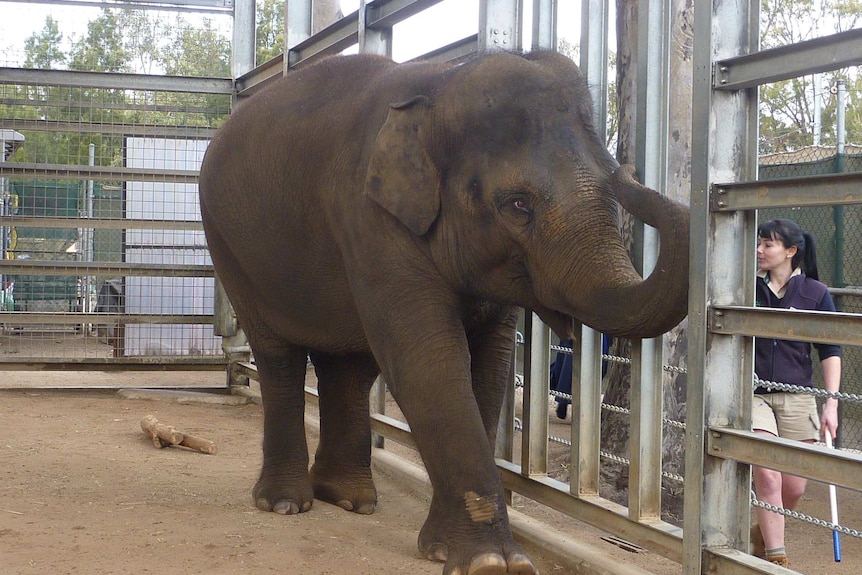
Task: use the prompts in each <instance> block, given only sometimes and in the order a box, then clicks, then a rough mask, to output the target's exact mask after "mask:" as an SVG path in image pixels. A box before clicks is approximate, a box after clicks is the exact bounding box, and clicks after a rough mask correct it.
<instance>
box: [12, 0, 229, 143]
mask: <svg viewBox="0 0 862 575" xmlns="http://www.w3.org/2000/svg"><path fill="white" fill-rule="evenodd" d="M5 1H7V2H8V1H9V0H5ZM0 104H6V105H7V106H16V107H40V108H68V107H69V102H68V100H58V99H47V100H46V99H43V98H38V97H36V98H0ZM75 109H76V110H101V111H104V110H119V111H121V112H133V111H134V112H178V113H181V114H200V115H207V116H211V115H213V114H217V115H222V116H227V115H228V114H230V104H229V103H228V104H226V105H225V108H224V109H221V110H220V109H218V108H216V109H213V108H212V106H200V105H199V106H195V105H192V106H187V105H182V106H181V105H178V104H155V103H153V104H136V103H132V102H125V101H124V102H75ZM18 121H20V120H14V119H11V118H4V119H2V120H0V122H2V124H0V125H2V127H4V128H15V126H16V125H17V123H16V122H18ZM186 127H187V128H189V129H192V130H194V129H195V128H197V126H186ZM203 128H204V129H209V126H203Z"/></svg>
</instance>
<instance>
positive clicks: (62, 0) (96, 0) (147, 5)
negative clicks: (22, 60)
mask: <svg viewBox="0 0 862 575" xmlns="http://www.w3.org/2000/svg"><path fill="white" fill-rule="evenodd" d="M3 1H4V2H23V3H27V4H56V5H59V6H63V5H65V6H76V7H77V6H89V7H93V8H99V9H105V8H119V9H125V10H128V9H132V8H134V9H136V10H170V11H172V12H191V13H200V14H224V15H231V14H233V4H234V2H233V0H3Z"/></svg>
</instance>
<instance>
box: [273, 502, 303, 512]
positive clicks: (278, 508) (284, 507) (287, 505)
mask: <svg viewBox="0 0 862 575" xmlns="http://www.w3.org/2000/svg"><path fill="white" fill-rule="evenodd" d="M272 510H273V511H275V512H276V513H278V514H280V515H296V514H297V513H299V505H297V504H296V503H294V502H293V501H279V502H278V503H276V504H275V505H274V506H273V508H272Z"/></svg>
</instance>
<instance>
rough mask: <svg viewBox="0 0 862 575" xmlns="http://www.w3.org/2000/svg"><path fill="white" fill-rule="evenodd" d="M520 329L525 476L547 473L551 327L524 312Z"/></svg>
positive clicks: (528, 312) (522, 441)
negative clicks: (522, 334) (522, 335)
mask: <svg viewBox="0 0 862 575" xmlns="http://www.w3.org/2000/svg"><path fill="white" fill-rule="evenodd" d="M524 332H525V333H526V334H527V335H528V338H527V342H526V343H527V346H526V347H525V349H524V376H525V377H524V410H523V422H524V431H523V433H522V439H521V461H523V462H526V464H525V465H523V466H522V471H523V472H524V473H527V474H529V475H534V474H541V475H544V474H547V473H548V384H549V371H550V369H549V367H550V365H551V357H550V349H551V347H550V343H551V341H550V339H551V330H550V329H549V328H548V326H546V325H545V324H544V323H542V320H541V319H539V316H538V315H536V314H535V313H534V312H532V311H529V310H528V311H527V312H526V313H525V317H524Z"/></svg>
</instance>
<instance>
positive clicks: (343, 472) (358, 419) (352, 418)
mask: <svg viewBox="0 0 862 575" xmlns="http://www.w3.org/2000/svg"><path fill="white" fill-rule="evenodd" d="M311 362H312V363H313V364H314V370H315V372H316V373H317V390H318V393H319V395H320V441H319V443H318V446H317V452H316V453H315V456H314V465H313V466H312V468H311V478H312V483H313V485H314V496H315V497H316V498H317V499H321V500H323V501H327V502H329V503H332V504H334V505H338V506H339V507H342V508H344V509H346V510H348V511H354V512H356V513H363V514H368V513H372V512H373V511H374V508H375V507H376V505H377V490H376V489H375V488H374V481H373V480H372V478H371V421H370V418H369V415H368V399H369V392H370V390H371V386H372V385H373V383H374V379H375V378H376V377H377V374H378V373H379V370H378V368H377V362H376V361H375V360H374V356H372V355H371V354H370V353H353V354H347V355H340V356H335V355H329V354H323V353H314V352H312V353H311Z"/></svg>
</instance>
